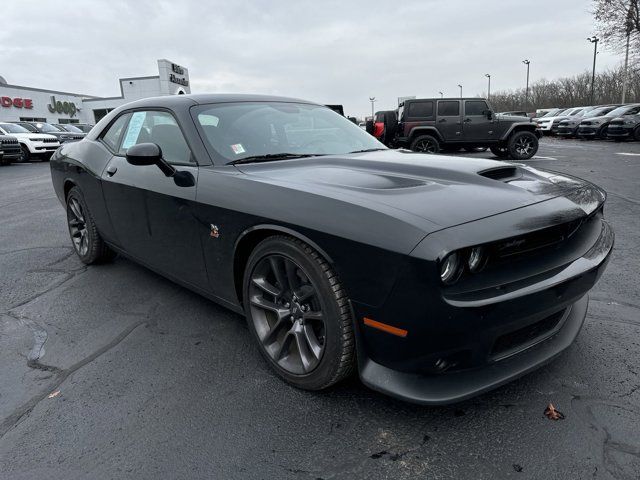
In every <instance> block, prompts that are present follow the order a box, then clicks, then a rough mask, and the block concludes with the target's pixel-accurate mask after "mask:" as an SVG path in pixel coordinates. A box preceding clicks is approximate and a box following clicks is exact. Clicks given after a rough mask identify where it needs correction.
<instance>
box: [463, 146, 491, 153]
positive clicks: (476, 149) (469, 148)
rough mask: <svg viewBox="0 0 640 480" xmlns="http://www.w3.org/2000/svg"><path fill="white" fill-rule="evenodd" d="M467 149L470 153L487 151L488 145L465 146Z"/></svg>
mask: <svg viewBox="0 0 640 480" xmlns="http://www.w3.org/2000/svg"><path fill="white" fill-rule="evenodd" d="M464 149H465V151H467V152H469V153H478V152H486V151H487V147H464Z"/></svg>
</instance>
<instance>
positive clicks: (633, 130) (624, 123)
mask: <svg viewBox="0 0 640 480" xmlns="http://www.w3.org/2000/svg"><path fill="white" fill-rule="evenodd" d="M607 138H610V139H612V140H615V141H617V142H620V141H622V140H638V141H640V114H635V115H625V116H623V117H617V118H613V119H612V120H611V121H610V122H609V127H608V128H607Z"/></svg>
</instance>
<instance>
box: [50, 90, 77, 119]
mask: <svg viewBox="0 0 640 480" xmlns="http://www.w3.org/2000/svg"><path fill="white" fill-rule="evenodd" d="M47 108H48V109H49V111H50V112H51V113H56V112H57V113H66V114H67V115H69V116H70V117H73V116H74V115H75V114H76V112H77V111H78V109H77V108H76V104H75V103H73V102H61V101H60V100H58V101H56V97H55V96H54V95H51V104H50V105H47Z"/></svg>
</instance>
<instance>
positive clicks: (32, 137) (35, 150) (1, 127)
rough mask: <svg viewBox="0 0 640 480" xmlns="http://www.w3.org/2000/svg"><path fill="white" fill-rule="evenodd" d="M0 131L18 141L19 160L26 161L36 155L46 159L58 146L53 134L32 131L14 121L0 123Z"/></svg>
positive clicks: (58, 143)
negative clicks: (20, 153)
mask: <svg viewBox="0 0 640 480" xmlns="http://www.w3.org/2000/svg"><path fill="white" fill-rule="evenodd" d="M0 133H2V134H4V135H11V136H12V137H15V138H17V139H18V143H20V150H21V152H22V155H21V156H20V161H21V162H28V161H29V160H30V159H31V158H34V157H38V158H42V159H44V160H48V159H49V157H50V156H51V154H52V153H53V152H55V151H56V150H57V148H58V147H59V146H60V142H59V141H58V139H57V138H56V137H54V136H53V135H48V134H44V133H33V132H30V131H29V130H27V129H26V128H24V127H22V126H20V125H16V124H15V123H0Z"/></svg>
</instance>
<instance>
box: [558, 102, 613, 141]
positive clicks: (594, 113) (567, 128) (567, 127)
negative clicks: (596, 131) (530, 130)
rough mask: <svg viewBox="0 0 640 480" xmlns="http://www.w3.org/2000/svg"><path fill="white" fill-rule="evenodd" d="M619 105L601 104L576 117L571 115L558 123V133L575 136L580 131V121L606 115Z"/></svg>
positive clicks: (566, 136)
mask: <svg viewBox="0 0 640 480" xmlns="http://www.w3.org/2000/svg"><path fill="white" fill-rule="evenodd" d="M619 106H620V105H606V106H601V107H597V108H594V109H593V110H590V111H588V112H586V113H585V114H584V115H582V116H577V115H576V116H574V117H569V118H566V119H564V120H561V121H560V123H559V124H558V130H557V132H556V133H557V134H558V135H559V136H561V137H565V138H569V137H575V136H576V135H577V133H578V127H579V126H580V122H582V121H583V120H586V119H589V118H594V117H599V116H602V115H606V114H607V113H609V112H610V111H612V110H613V109H615V108H617V107H619Z"/></svg>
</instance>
